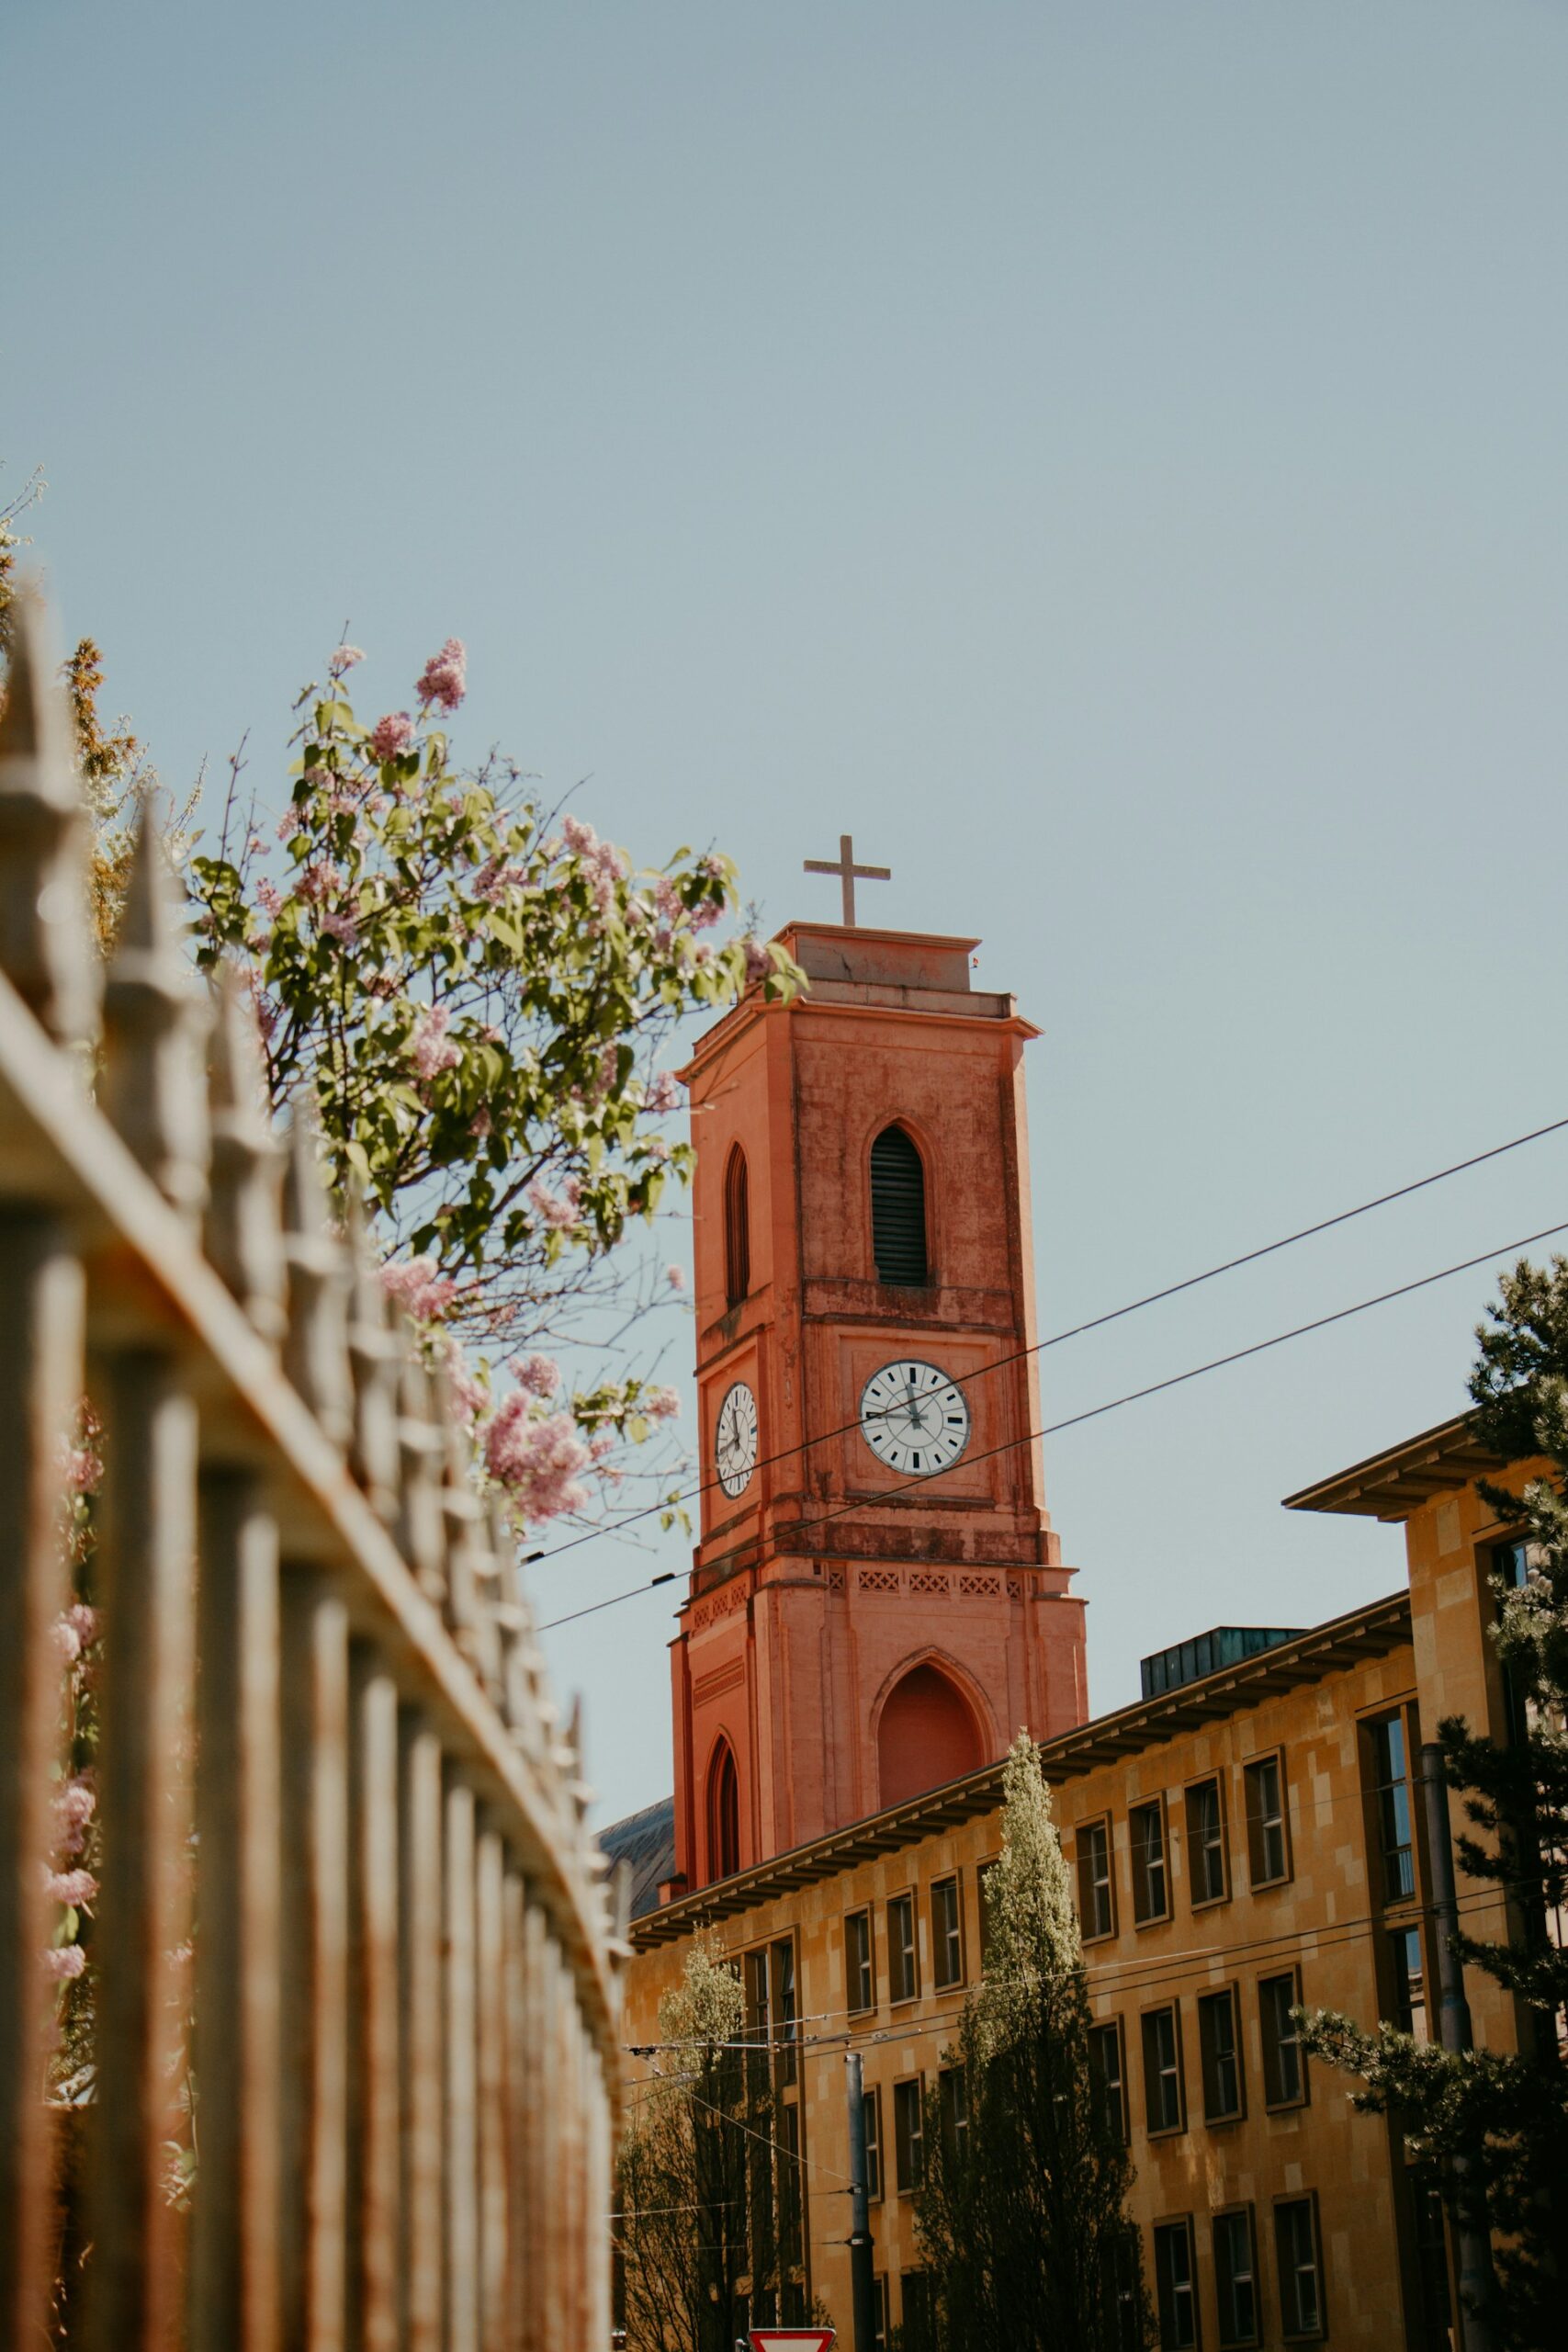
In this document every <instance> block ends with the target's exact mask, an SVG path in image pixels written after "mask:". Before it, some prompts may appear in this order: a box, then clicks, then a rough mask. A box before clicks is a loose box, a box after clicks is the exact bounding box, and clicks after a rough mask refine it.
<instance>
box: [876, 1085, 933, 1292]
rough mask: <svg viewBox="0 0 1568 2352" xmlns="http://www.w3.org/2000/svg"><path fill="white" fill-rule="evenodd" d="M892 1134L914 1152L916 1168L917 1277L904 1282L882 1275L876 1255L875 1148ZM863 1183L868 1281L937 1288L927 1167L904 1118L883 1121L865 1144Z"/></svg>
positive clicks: (888, 1285) (887, 1286)
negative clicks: (917, 1198)
mask: <svg viewBox="0 0 1568 2352" xmlns="http://www.w3.org/2000/svg"><path fill="white" fill-rule="evenodd" d="M895 1135H896V1136H901V1137H902V1139H903V1141H904V1142H905V1143H906V1144H907V1145H908V1148H909V1150H910V1151H911V1152H912V1153H913V1155H914V1160H915V1166H916V1168H917V1169H918V1170H919V1204H920V1220H919V1224H920V1261H921V1270H920V1272H919V1275H918V1276H916V1277H914V1278H912V1279H907V1280H904V1281H899V1280H897V1279H896V1278H895V1277H894V1276H892V1275H890V1274H885V1273H884V1272H883V1271H882V1266H881V1262H880V1261H879V1260H878V1258H877V1254H876V1194H877V1179H876V1148H877V1146H878V1144H879V1143H881V1142H882V1141H883V1140H884V1138H885V1137H886V1136H895ZM865 1184H866V1192H865V1204H866V1237H867V1239H868V1240H869V1242H870V1244H871V1279H872V1281H873V1282H874V1283H877V1284H879V1285H880V1286H881V1287H882V1288H883V1289H886V1290H934V1289H935V1288H936V1287H937V1283H936V1250H935V1240H936V1236H935V1234H934V1232H933V1230H932V1223H931V1209H932V1198H931V1195H932V1191H933V1187H932V1184H931V1168H930V1165H929V1163H928V1155H927V1153H926V1150H925V1148H924V1146H923V1145H922V1144H921V1142H920V1140H919V1136H917V1135H916V1134H915V1132H914V1130H913V1128H912V1127H911V1126H910V1125H909V1124H908V1121H907V1120H906V1119H903V1118H899V1117H897V1116H895V1117H894V1118H891V1119H887V1120H885V1121H884V1123H883V1124H882V1125H881V1126H879V1127H878V1128H877V1130H876V1133H875V1134H874V1136H872V1138H871V1141H870V1143H869V1144H868V1145H867V1147H866V1156H865Z"/></svg>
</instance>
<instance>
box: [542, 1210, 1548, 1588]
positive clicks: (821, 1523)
mask: <svg viewBox="0 0 1568 2352" xmlns="http://www.w3.org/2000/svg"><path fill="white" fill-rule="evenodd" d="M1560 1233H1568V1222H1564V1223H1563V1224H1562V1225H1548V1226H1543V1227H1542V1228H1541V1230H1540V1232H1539V1233H1527V1234H1524V1235H1522V1236H1521V1237H1520V1238H1519V1239H1518V1240H1517V1241H1504V1242H1500V1243H1499V1244H1498V1245H1497V1247H1496V1248H1495V1249H1493V1250H1483V1251H1482V1252H1481V1254H1480V1255H1479V1256H1478V1257H1475V1258H1462V1259H1461V1260H1460V1261H1459V1263H1458V1264H1457V1265H1453V1266H1443V1267H1440V1268H1439V1269H1438V1272H1436V1273H1433V1274H1420V1275H1418V1276H1417V1277H1416V1280H1415V1281H1414V1282H1408V1283H1396V1284H1395V1286H1394V1287H1393V1289H1392V1290H1382V1291H1378V1292H1376V1293H1374V1295H1372V1296H1371V1298H1361V1299H1358V1300H1357V1301H1356V1303H1355V1304H1354V1306H1339V1307H1336V1308H1335V1309H1334V1311H1333V1313H1332V1314H1329V1315H1316V1316H1314V1317H1313V1318H1312V1320H1311V1321H1310V1322H1308V1323H1296V1324H1292V1327H1291V1329H1289V1330H1288V1331H1276V1332H1274V1333H1273V1334H1272V1336H1271V1337H1270V1338H1269V1339H1267V1340H1253V1341H1252V1343H1251V1344H1250V1346H1248V1347H1245V1348H1232V1349H1231V1350H1230V1351H1228V1353H1226V1354H1224V1355H1223V1356H1211V1357H1210V1358H1209V1360H1208V1362H1207V1363H1197V1364H1191V1365H1190V1366H1189V1367H1188V1369H1187V1370H1186V1371H1185V1372H1173V1373H1171V1374H1168V1376H1167V1377H1166V1378H1165V1379H1164V1380H1151V1381H1150V1382H1149V1383H1148V1384H1147V1385H1146V1386H1145V1387H1143V1388H1129V1389H1128V1390H1126V1391H1125V1393H1124V1394H1123V1395H1122V1396H1120V1397H1111V1398H1109V1399H1108V1400H1107V1401H1106V1403H1104V1404H1103V1405H1089V1406H1087V1407H1086V1408H1085V1409H1084V1410H1083V1411H1082V1412H1081V1413H1068V1414H1067V1415H1066V1417H1065V1418H1064V1419H1061V1420H1059V1421H1048V1422H1047V1423H1046V1424H1045V1426H1044V1427H1043V1429H1037V1430H1026V1431H1025V1432H1024V1434H1023V1435H1022V1436H1021V1437H1014V1438H1009V1439H1008V1440H1007V1441H1006V1442H1005V1443H1004V1444H1001V1445H993V1446H987V1448H986V1449H985V1451H984V1452H983V1453H962V1454H960V1455H959V1456H958V1459H957V1460H956V1461H955V1462H953V1463H951V1464H949V1465H948V1467H947V1468H946V1469H943V1470H932V1471H929V1472H926V1473H923V1474H922V1475H921V1476H919V1477H914V1478H908V1479H906V1480H905V1482H904V1484H903V1486H902V1487H893V1488H890V1489H889V1490H888V1491H887V1492H886V1493H882V1494H875V1495H863V1496H860V1497H858V1498H856V1499H855V1500H854V1501H853V1502H848V1503H840V1505H839V1506H838V1507H837V1509H835V1510H827V1511H819V1512H818V1513H817V1514H816V1515H815V1516H814V1517H812V1518H810V1519H797V1520H792V1521H790V1523H789V1524H788V1525H787V1526H784V1527H780V1528H777V1529H775V1531H774V1537H775V1541H776V1542H779V1543H785V1542H788V1543H793V1542H794V1541H795V1539H796V1538H797V1537H799V1536H800V1535H802V1534H804V1533H806V1532H807V1531H808V1530H812V1529H816V1528H818V1527H826V1526H829V1524H830V1523H831V1522H832V1521H834V1520H838V1519H843V1518H845V1517H846V1516H847V1515H848V1514H850V1513H851V1512H855V1511H860V1512H864V1511H876V1510H901V1509H903V1508H904V1507H905V1506H906V1505H907V1504H908V1503H909V1502H911V1501H912V1500H913V1499H914V1492H915V1490H921V1491H923V1490H924V1489H925V1488H926V1487H931V1486H933V1485H935V1483H936V1482H937V1480H939V1479H941V1478H945V1477H948V1476H951V1474H952V1472H953V1471H954V1470H957V1469H960V1468H962V1469H968V1468H970V1467H972V1466H973V1464H975V1463H976V1462H988V1461H992V1460H994V1459H995V1458H996V1456H997V1455H998V1454H1001V1453H1014V1452H1016V1451H1017V1449H1018V1448H1019V1447H1020V1446H1025V1445H1033V1444H1035V1443H1037V1442H1039V1440H1040V1439H1042V1438H1047V1437H1055V1436H1057V1435H1059V1434H1060V1432H1061V1431H1062V1430H1071V1429H1077V1428H1078V1427H1079V1426H1080V1425H1081V1424H1082V1423H1083V1422H1085V1421H1093V1420H1098V1419H1100V1416H1101V1415H1102V1414H1105V1413H1115V1412H1119V1411H1120V1410H1121V1408H1122V1406H1124V1405H1136V1404H1139V1403H1141V1402H1142V1401H1143V1399H1144V1398H1145V1397H1157V1396H1160V1395H1161V1394H1163V1392H1164V1391H1165V1390H1166V1389H1168V1388H1180V1387H1182V1386H1183V1385H1185V1384H1186V1383H1187V1382H1188V1381H1190V1380H1201V1379H1202V1377H1203V1376H1204V1374H1207V1373H1211V1372H1220V1371H1223V1370H1224V1367H1225V1366H1226V1365H1227V1364H1233V1363H1244V1362H1245V1361H1246V1360H1247V1357H1249V1356H1258V1355H1264V1354H1266V1353H1267V1352H1268V1351H1269V1349H1270V1348H1282V1347H1283V1346H1284V1345H1285V1344H1286V1342H1287V1341H1288V1340H1302V1339H1305V1338H1306V1336H1307V1334H1308V1333H1309V1332H1312V1331H1324V1330H1326V1329H1328V1328H1329V1326H1330V1325H1331V1324H1335V1323H1344V1322H1346V1321H1348V1318H1349V1317H1351V1316H1353V1315H1365V1314H1366V1313H1367V1312H1368V1310H1369V1309H1370V1308H1371V1307H1374V1306H1388V1305H1389V1303H1390V1302H1391V1301H1392V1300H1393V1299H1396V1298H1408V1297H1409V1296H1410V1295H1411V1294H1412V1292H1414V1291H1418V1290H1429V1289H1430V1288H1431V1286H1432V1284H1433V1283H1443V1282H1448V1281H1450V1280H1451V1278H1452V1277H1453V1276H1454V1275H1455V1274H1467V1273H1470V1272H1472V1271H1473V1269H1474V1268H1475V1267H1477V1266H1485V1265H1489V1264H1491V1263H1492V1261H1494V1260H1495V1259H1497V1258H1506V1257H1507V1256H1508V1255H1510V1253H1511V1252H1512V1251H1514V1250H1528V1249H1529V1248H1530V1247H1531V1245H1532V1244H1533V1243H1535V1242H1537V1241H1550V1240H1551V1239H1552V1238H1554V1237H1555V1236H1556V1235H1557V1234H1560ZM563 1548H565V1547H564V1546H563ZM742 1548H750V1547H749V1546H745V1547H742ZM714 1565H716V1564H714ZM676 1574H677V1571H676V1570H674V1569H672V1568H671V1569H666V1571H665V1572H664V1574H663V1575H662V1576H657V1577H652V1578H651V1579H650V1580H649V1582H648V1583H647V1584H639V1585H633V1586H632V1587H631V1588H630V1589H628V1590H627V1591H626V1592H617V1593H613V1594H612V1595H611V1596H610V1598H609V1600H595V1601H592V1602H591V1603H590V1605H589V1606H588V1607H587V1608H586V1609H574V1610H571V1611H569V1612H568V1613H567V1615H565V1616H564V1617H552V1618H550V1619H549V1620H548V1621H547V1623H545V1624H543V1625H541V1626H540V1627H539V1629H538V1630H539V1631H540V1633H541V1634H548V1633H553V1632H554V1630H555V1628H556V1627H557V1626H558V1625H570V1624H573V1623H576V1621H577V1620H578V1619H579V1618H581V1617H594V1616H597V1615H598V1613H599V1611H601V1610H604V1609H615V1608H618V1607H619V1606H620V1604H621V1602H622V1601H625V1600H636V1599H637V1596H638V1595H639V1594H640V1593H644V1592H651V1591H652V1590H653V1588H654V1586H655V1585H660V1584H671V1583H672V1582H673V1581H674V1578H675V1576H676Z"/></svg>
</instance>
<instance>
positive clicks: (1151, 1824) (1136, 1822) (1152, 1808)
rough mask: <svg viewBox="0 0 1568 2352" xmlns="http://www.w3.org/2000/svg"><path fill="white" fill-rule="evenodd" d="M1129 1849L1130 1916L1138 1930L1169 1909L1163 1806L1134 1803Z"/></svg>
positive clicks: (1159, 1804) (1129, 1817)
mask: <svg viewBox="0 0 1568 2352" xmlns="http://www.w3.org/2000/svg"><path fill="white" fill-rule="evenodd" d="M1127 1829H1128V1834H1129V1837H1130V1838H1131V1841H1132V1848H1133V1917H1134V1919H1135V1920H1136V1921H1137V1922H1138V1924H1139V1926H1140V1927H1141V1926H1142V1925H1143V1924H1144V1922H1145V1920H1147V1919H1163V1918H1164V1917H1165V1916H1166V1914H1167V1912H1168V1910H1169V1908H1170V1895H1169V1889H1168V1883H1167V1875H1166V1867H1165V1806H1164V1804H1163V1803H1162V1802H1161V1800H1160V1799H1159V1798H1158V1797H1156V1799H1155V1801H1154V1803H1153V1804H1135V1805H1134V1807H1133V1810H1132V1811H1131V1813H1130V1814H1129V1815H1127Z"/></svg>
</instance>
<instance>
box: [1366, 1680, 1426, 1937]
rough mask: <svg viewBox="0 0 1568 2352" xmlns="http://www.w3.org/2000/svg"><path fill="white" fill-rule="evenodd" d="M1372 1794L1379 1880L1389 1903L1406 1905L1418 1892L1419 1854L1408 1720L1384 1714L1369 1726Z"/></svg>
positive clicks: (1399, 1715) (1368, 1744)
mask: <svg viewBox="0 0 1568 2352" xmlns="http://www.w3.org/2000/svg"><path fill="white" fill-rule="evenodd" d="M1367 1746H1368V1750H1369V1757H1370V1765H1371V1770H1370V1775H1369V1778H1370V1782H1371V1786H1370V1792H1369V1793H1370V1795H1371V1805H1372V1818H1373V1822H1374V1824H1375V1827H1376V1835H1377V1845H1378V1870H1379V1880H1380V1883H1381V1884H1382V1899H1383V1901H1384V1902H1385V1903H1403V1902H1404V1900H1405V1898H1406V1897H1407V1896H1408V1895H1412V1894H1415V1892H1416V1855H1415V1849H1414V1846H1413V1842H1412V1838H1411V1827H1410V1776H1409V1774H1408V1772H1407V1771H1406V1770H1405V1761H1404V1716H1403V1715H1401V1714H1398V1713H1394V1714H1392V1715H1380V1716H1379V1718H1378V1720H1377V1721H1376V1722H1375V1723H1371V1724H1368V1725H1367Z"/></svg>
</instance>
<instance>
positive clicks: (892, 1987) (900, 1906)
mask: <svg viewBox="0 0 1568 2352" xmlns="http://www.w3.org/2000/svg"><path fill="white" fill-rule="evenodd" d="M886 1912H887V1917H886V1928H887V2006H888V2007H889V2008H894V2009H897V2008H901V2007H904V2006H905V2005H906V2004H907V2003H908V2002H910V2001H918V2000H919V1997H920V1915H919V1908H918V1906H917V1904H916V1900H915V1889H914V1888H913V1887H912V1886H911V1887H906V1888H905V1889H904V1891H903V1893H902V1894H890V1895H889V1896H888V1898H887V1904H886ZM896 1913H897V1915H898V1916H899V1917H901V1918H902V1917H908V1926H909V1941H908V1949H907V1953H906V1948H905V1946H904V1945H903V1943H902V1941H901V1939H899V1937H898V1936H897V1935H896V1934H895V1932H894V1925H893V1922H894V1916H895V1914H896ZM906 1957H908V1971H907V1972H906V1970H905V1969H904V1966H903V1962H904V1960H905V1958H906ZM900 1986H903V1987H904V1989H903V1990H900V1989H899V1988H900Z"/></svg>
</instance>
